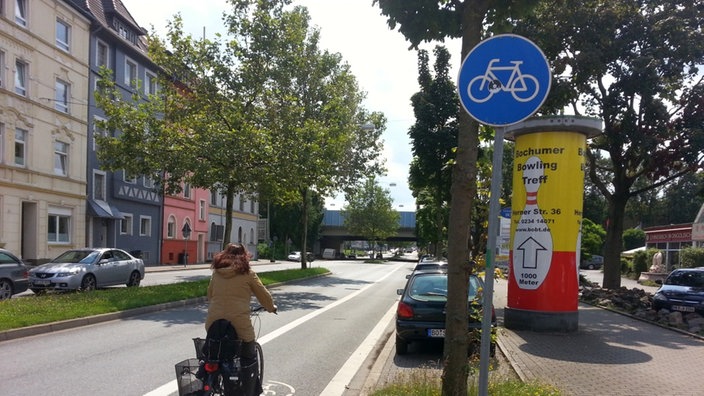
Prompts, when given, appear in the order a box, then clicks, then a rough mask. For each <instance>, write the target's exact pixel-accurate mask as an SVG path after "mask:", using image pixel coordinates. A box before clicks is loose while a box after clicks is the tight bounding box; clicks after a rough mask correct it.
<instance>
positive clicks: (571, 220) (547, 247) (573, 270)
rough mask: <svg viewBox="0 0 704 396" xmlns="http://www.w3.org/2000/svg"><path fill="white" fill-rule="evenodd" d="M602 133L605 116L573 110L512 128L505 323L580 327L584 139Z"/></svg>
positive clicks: (543, 327)
mask: <svg viewBox="0 0 704 396" xmlns="http://www.w3.org/2000/svg"><path fill="white" fill-rule="evenodd" d="M599 133H601V120H598V119H593V118H583V117H573V116H559V117H545V118H533V119H530V120H527V121H524V122H522V123H519V124H516V125H513V126H511V127H509V128H508V129H507V131H506V138H507V139H511V140H514V141H515V143H516V145H515V154H514V163H513V199H512V211H511V241H510V243H509V245H510V246H511V251H510V254H509V283H508V300H507V307H506V310H505V311H504V324H505V326H506V327H507V328H510V329H526V330H534V331H562V332H571V331H576V330H577V326H578V321H579V320H578V313H577V303H578V292H579V269H578V268H579V254H580V246H581V224H582V204H583V196H584V170H585V150H586V141H587V138H589V137H593V136H596V135H597V134H599Z"/></svg>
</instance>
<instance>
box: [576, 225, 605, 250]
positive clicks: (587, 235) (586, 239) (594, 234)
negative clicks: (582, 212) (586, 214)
mask: <svg viewBox="0 0 704 396" xmlns="http://www.w3.org/2000/svg"><path fill="white" fill-rule="evenodd" d="M605 236H606V231H604V227H602V226H600V225H599V224H595V223H594V222H592V221H591V220H589V219H587V218H584V219H582V248H581V257H589V256H591V255H592V254H599V255H601V251H602V247H603V246H604V237H605Z"/></svg>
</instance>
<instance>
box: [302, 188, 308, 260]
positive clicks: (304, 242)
mask: <svg viewBox="0 0 704 396" xmlns="http://www.w3.org/2000/svg"><path fill="white" fill-rule="evenodd" d="M308 191H309V190H308V188H305V189H303V191H302V192H301V193H302V194H301V195H302V196H303V209H302V211H301V223H302V224H301V226H302V227H303V234H302V235H303V240H302V241H301V269H306V268H308V261H307V260H308V257H307V256H308V246H306V245H307V241H308Z"/></svg>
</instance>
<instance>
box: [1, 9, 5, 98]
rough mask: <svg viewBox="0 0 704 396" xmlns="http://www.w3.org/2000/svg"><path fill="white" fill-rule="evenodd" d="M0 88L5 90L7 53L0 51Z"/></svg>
mask: <svg viewBox="0 0 704 396" xmlns="http://www.w3.org/2000/svg"><path fill="white" fill-rule="evenodd" d="M0 4H2V3H1V2H0ZM0 88H5V52H3V51H0Z"/></svg>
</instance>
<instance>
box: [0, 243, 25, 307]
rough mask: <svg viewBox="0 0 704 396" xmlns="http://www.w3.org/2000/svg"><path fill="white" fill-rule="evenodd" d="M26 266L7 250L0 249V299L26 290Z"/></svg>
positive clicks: (5, 298)
mask: <svg viewBox="0 0 704 396" xmlns="http://www.w3.org/2000/svg"><path fill="white" fill-rule="evenodd" d="M28 278H29V275H28V268H27V266H25V265H24V263H23V262H22V260H20V259H19V258H17V256H15V255H14V254H12V253H11V252H10V251H9V250H5V249H0V300H7V299H8V298H10V297H12V296H13V295H15V294H19V293H22V292H24V291H26V290H27V280H28Z"/></svg>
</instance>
